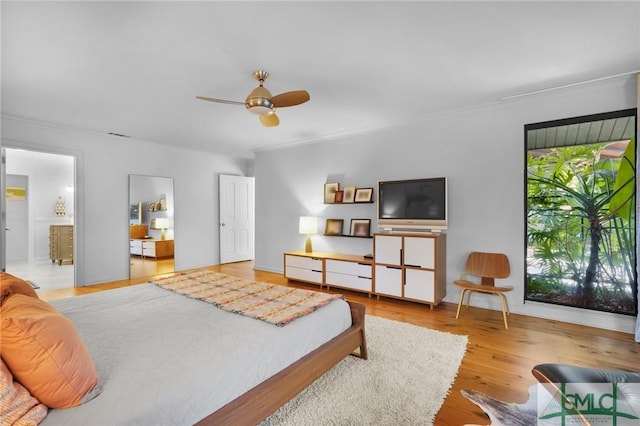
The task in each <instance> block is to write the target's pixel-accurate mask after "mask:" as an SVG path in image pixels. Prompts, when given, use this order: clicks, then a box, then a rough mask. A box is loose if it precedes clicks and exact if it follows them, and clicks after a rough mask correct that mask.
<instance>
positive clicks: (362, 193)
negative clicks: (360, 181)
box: [355, 188, 373, 203]
mask: <svg viewBox="0 0 640 426" xmlns="http://www.w3.org/2000/svg"><path fill="white" fill-rule="evenodd" d="M372 197H373V188H358V189H356V194H355V202H356V203H370V202H371V200H372Z"/></svg>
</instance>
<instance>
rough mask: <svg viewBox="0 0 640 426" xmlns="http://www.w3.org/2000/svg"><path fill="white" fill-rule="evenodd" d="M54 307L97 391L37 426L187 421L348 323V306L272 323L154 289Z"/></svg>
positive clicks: (140, 288)
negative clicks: (66, 321)
mask: <svg viewBox="0 0 640 426" xmlns="http://www.w3.org/2000/svg"><path fill="white" fill-rule="evenodd" d="M51 304H52V305H54V306H55V307H56V308H57V309H59V310H60V311H61V312H62V313H63V314H64V315H66V316H67V317H69V318H70V319H71V320H72V321H73V323H74V324H75V325H76V327H77V329H78V331H79V333H80V335H81V336H82V338H83V339H84V341H85V343H86V344H87V346H88V348H89V350H90V352H91V354H92V356H93V360H94V362H95V365H96V369H97V371H98V375H99V377H100V380H99V383H98V386H101V388H102V392H101V393H100V395H98V396H97V397H96V398H95V399H93V400H92V401H90V402H88V403H86V404H83V405H81V406H79V407H74V408H69V409H62V410H50V411H49V414H48V415H47V417H46V418H45V419H44V421H43V422H42V423H41V424H42V425H56V426H57V425H85V426H86V425H118V424H128V425H190V424H193V423H195V422H197V421H198V420H201V419H202V418H204V417H206V416H207V415H208V414H210V413H212V412H214V411H216V410H217V409H218V408H220V407H222V406H224V405H225V404H227V403H228V402H230V401H232V400H233V399H235V398H236V397H238V396H240V395H242V394H243V393H245V392H246V391H247V390H249V389H251V388H253V387H254V386H256V385H258V384H259V383H261V382H262V381H264V380H265V379H267V378H269V377H270V376H272V375H273V374H275V373H277V372H278V371H280V370H282V369H283V368H285V367H286V366H288V365H289V364H291V363H293V362H294V361H296V360H298V359H299V358H301V357H302V356H304V355H305V354H307V353H308V352H310V351H312V350H313V349H315V348H317V347H318V346H320V345H321V344H323V343H324V342H326V341H328V340H330V339H331V338H333V337H334V336H336V335H338V334H340V333H341V332H342V331H344V330H346V329H347V328H349V327H350V326H351V315H350V309H349V305H348V304H347V303H346V302H345V301H344V300H335V301H333V302H331V303H330V304H328V305H327V306H324V307H322V308H320V309H318V310H317V311H315V312H313V313H312V314H310V315H307V316H305V317H302V318H299V319H297V320H295V321H293V322H292V323H290V324H288V325H286V326H285V327H276V326H274V325H272V324H268V323H265V322H263V321H260V320H255V319H251V318H248V317H244V316H241V315H238V314H233V313H229V312H225V311H222V310H220V309H218V308H216V307H214V306H213V305H211V304H209V303H206V302H201V301H198V300H193V299H190V298H188V297H185V296H181V295H178V294H175V293H172V292H171V291H167V290H164V289H161V288H158V287H156V286H155V285H153V284H142V285H136V286H132V287H126V288H122V289H117V290H110V291H105V292H100V293H96V294H90V295H85V296H80V297H73V298H69V299H63V300H57V301H53V302H51Z"/></svg>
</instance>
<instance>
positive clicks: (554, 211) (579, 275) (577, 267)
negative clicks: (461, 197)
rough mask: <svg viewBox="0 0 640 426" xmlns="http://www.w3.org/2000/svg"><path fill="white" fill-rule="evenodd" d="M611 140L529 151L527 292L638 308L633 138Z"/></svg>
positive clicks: (538, 297) (626, 310) (611, 308)
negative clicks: (617, 149) (616, 150)
mask: <svg viewBox="0 0 640 426" xmlns="http://www.w3.org/2000/svg"><path fill="white" fill-rule="evenodd" d="M616 144H618V145H619V144H620V143H619V142H618V143H616ZM608 148H610V143H597V144H590V145H579V146H566V147H560V148H551V149H548V150H545V151H544V153H542V154H541V155H536V156H535V157H534V156H533V155H532V154H531V152H530V153H529V154H528V158H527V258H526V261H527V265H526V268H527V273H526V285H527V289H526V298H527V299H528V300H535V301H541V302H549V303H556V304H562V305H569V306H577V307H583V308H587V309H594V310H599V311H608V312H616V313H623V314H629V315H635V314H636V309H637V296H636V277H635V265H636V248H635V235H636V220H635V211H636V207H635V200H636V170H635V164H636V163H635V161H636V159H635V155H636V154H635V153H636V144H635V139H634V138H632V139H631V140H630V141H629V142H628V143H627V146H626V148H625V152H624V156H609V155H606V153H607V150H608Z"/></svg>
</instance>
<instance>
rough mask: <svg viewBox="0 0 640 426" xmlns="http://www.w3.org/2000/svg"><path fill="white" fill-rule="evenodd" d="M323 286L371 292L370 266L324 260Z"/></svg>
mask: <svg viewBox="0 0 640 426" xmlns="http://www.w3.org/2000/svg"><path fill="white" fill-rule="evenodd" d="M325 269H326V271H325V284H326V285H327V286H338V287H344V288H351V289H354V290H360V291H366V292H371V291H372V290H373V289H372V284H371V283H372V280H371V265H368V264H365V263H358V262H345V261H340V260H332V259H327V260H325Z"/></svg>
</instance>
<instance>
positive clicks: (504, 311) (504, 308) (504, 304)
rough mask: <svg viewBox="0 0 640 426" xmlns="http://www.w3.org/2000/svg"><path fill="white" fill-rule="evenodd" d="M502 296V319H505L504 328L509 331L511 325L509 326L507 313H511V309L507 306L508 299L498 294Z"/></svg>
mask: <svg viewBox="0 0 640 426" xmlns="http://www.w3.org/2000/svg"><path fill="white" fill-rule="evenodd" d="M498 296H500V302H502V318H503V319H504V328H505V329H506V330H508V329H509V325H508V324H507V313H508V312H509V307H508V304H507V298H506V297H504V294H501V293H498Z"/></svg>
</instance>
